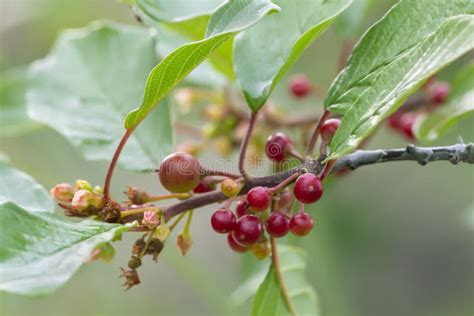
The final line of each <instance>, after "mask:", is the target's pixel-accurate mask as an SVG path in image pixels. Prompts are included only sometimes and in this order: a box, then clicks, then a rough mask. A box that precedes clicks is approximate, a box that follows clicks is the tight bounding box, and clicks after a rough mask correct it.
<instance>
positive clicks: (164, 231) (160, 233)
mask: <svg viewBox="0 0 474 316" xmlns="http://www.w3.org/2000/svg"><path fill="white" fill-rule="evenodd" d="M170 232H171V230H170V227H169V226H168V225H166V224H165V223H163V224H161V225H160V226H158V227H157V228H156V230H155V233H154V237H156V238H158V239H159V240H160V241H161V242H164V241H165V239H166V238H167V237H168V235H169V234H170Z"/></svg>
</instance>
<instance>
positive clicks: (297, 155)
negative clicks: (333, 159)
mask: <svg viewBox="0 0 474 316" xmlns="http://www.w3.org/2000/svg"><path fill="white" fill-rule="evenodd" d="M287 153H288V155H290V156H291V157H293V158H296V159H298V160H299V161H300V162H304V158H303V156H301V155H300V153H299V152H297V151H296V150H295V149H294V148H291V149H290V150H288V152H287Z"/></svg>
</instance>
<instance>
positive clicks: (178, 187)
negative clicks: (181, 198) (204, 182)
mask: <svg viewBox="0 0 474 316" xmlns="http://www.w3.org/2000/svg"><path fill="white" fill-rule="evenodd" d="M201 173H202V168H201V165H200V164H199V161H198V160H197V159H196V158H195V157H193V156H191V155H190V154H187V153H181V152H178V153H174V154H171V155H169V156H167V157H166V158H165V159H163V161H162V162H161V164H160V169H159V171H158V175H159V177H160V182H161V184H162V185H163V186H164V187H165V189H167V190H168V191H170V192H175V193H185V192H189V191H191V190H192V189H194V188H195V187H196V186H197V185H198V183H199V180H200V178H201Z"/></svg>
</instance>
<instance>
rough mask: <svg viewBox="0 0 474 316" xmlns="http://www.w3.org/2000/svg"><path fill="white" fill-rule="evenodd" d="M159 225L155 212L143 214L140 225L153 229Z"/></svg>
mask: <svg viewBox="0 0 474 316" xmlns="http://www.w3.org/2000/svg"><path fill="white" fill-rule="evenodd" d="M159 223H160V219H159V218H158V214H157V213H156V212H155V211H145V212H143V219H142V225H143V226H146V227H148V228H149V229H153V228H155V227H156V225H158V224H159Z"/></svg>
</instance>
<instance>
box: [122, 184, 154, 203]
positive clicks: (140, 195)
mask: <svg viewBox="0 0 474 316" xmlns="http://www.w3.org/2000/svg"><path fill="white" fill-rule="evenodd" d="M126 194H127V196H128V199H129V200H130V202H131V203H132V204H135V205H142V204H145V203H147V202H148V201H149V199H150V196H149V195H148V193H146V192H145V191H142V190H139V189H138V188H135V187H128V190H127V192H126Z"/></svg>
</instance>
